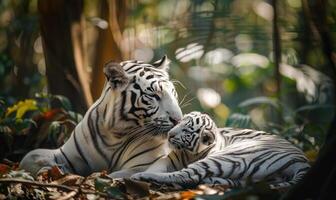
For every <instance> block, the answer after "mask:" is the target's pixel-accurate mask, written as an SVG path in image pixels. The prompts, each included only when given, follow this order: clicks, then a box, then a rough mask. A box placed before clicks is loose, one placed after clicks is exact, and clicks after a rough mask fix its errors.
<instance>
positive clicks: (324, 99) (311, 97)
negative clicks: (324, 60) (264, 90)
mask: <svg viewBox="0 0 336 200" xmlns="http://www.w3.org/2000/svg"><path fill="white" fill-rule="evenodd" d="M280 72H281V74H282V75H284V76H286V77H288V78H290V79H293V80H295V81H296V87H297V90H298V91H299V92H302V93H304V94H305V97H306V99H307V101H308V102H318V103H320V104H323V103H330V101H331V100H332V99H333V98H334V95H335V94H333V92H332V88H333V85H332V82H331V80H330V78H329V77H328V76H326V75H324V74H322V73H321V72H319V71H317V70H315V69H313V68H312V67H310V66H307V65H300V66H298V67H293V66H291V65H288V64H281V67H280Z"/></svg>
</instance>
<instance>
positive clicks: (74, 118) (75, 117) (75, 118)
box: [68, 111, 83, 123]
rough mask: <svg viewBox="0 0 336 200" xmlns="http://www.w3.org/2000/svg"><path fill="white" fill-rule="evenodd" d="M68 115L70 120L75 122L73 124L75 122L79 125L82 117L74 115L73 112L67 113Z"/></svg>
mask: <svg viewBox="0 0 336 200" xmlns="http://www.w3.org/2000/svg"><path fill="white" fill-rule="evenodd" d="M68 114H69V116H70V117H71V119H73V120H75V122H77V123H79V122H80V121H82V119H83V115H81V114H79V113H75V112H73V111H68Z"/></svg>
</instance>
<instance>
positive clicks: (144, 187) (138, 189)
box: [124, 179, 150, 197]
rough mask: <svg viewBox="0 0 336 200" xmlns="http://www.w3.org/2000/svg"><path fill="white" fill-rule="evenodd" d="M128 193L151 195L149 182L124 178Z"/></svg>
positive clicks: (139, 195)
mask: <svg viewBox="0 0 336 200" xmlns="http://www.w3.org/2000/svg"><path fill="white" fill-rule="evenodd" d="M124 180H125V187H126V191H127V193H129V194H130V195H132V196H133V195H136V196H138V197H146V196H149V194H150V193H149V184H148V183H146V182H143V181H134V180H131V179H124Z"/></svg>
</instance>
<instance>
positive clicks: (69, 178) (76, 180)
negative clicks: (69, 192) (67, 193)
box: [51, 174, 84, 186]
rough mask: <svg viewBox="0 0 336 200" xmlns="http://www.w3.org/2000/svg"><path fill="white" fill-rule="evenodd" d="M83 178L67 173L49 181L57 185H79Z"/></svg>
mask: <svg viewBox="0 0 336 200" xmlns="http://www.w3.org/2000/svg"><path fill="white" fill-rule="evenodd" d="M83 180H84V177H82V176H79V175H75V174H69V175H66V176H64V177H62V178H60V179H57V180H55V181H53V182H51V183H55V184H58V185H68V186H74V185H80V184H81V183H82V181H83Z"/></svg>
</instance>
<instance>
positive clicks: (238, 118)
mask: <svg viewBox="0 0 336 200" xmlns="http://www.w3.org/2000/svg"><path fill="white" fill-rule="evenodd" d="M225 126H229V127H236V128H251V127H252V120H251V117H250V116H249V115H244V114H241V113H233V114H232V115H230V116H229V118H228V119H227V120H226V124H225Z"/></svg>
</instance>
